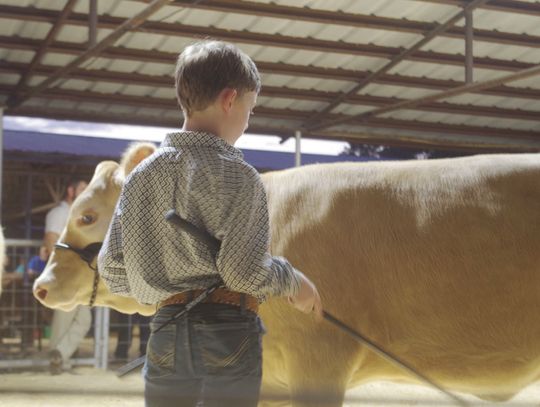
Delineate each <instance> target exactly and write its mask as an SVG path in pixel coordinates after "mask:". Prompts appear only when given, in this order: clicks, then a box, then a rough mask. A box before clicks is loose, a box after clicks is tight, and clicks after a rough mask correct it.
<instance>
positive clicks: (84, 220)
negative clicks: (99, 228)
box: [80, 213, 96, 225]
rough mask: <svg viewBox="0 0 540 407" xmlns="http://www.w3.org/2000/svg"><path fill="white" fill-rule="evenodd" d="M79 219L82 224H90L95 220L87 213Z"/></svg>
mask: <svg viewBox="0 0 540 407" xmlns="http://www.w3.org/2000/svg"><path fill="white" fill-rule="evenodd" d="M80 220H81V223H82V224H83V225H90V224H92V223H94V222H95V221H96V217H95V216H94V215H91V214H88V213H87V214H85V215H82V216H81V219H80Z"/></svg>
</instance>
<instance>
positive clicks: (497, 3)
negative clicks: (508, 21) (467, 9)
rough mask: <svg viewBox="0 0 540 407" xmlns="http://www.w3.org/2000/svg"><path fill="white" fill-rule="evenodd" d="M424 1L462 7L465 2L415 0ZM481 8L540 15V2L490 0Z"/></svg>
mask: <svg viewBox="0 0 540 407" xmlns="http://www.w3.org/2000/svg"><path fill="white" fill-rule="evenodd" d="M416 1H422V2H425V3H436V4H449V5H451V6H457V7H463V6H464V5H466V4H467V1H465V0H416ZM482 8H483V9H487V10H495V11H502V12H504V13H519V14H527V15H535V16H540V3H538V2H536V3H530V2H525V1H516V0H491V1H490V2H489V3H487V4H484V5H483V6H482Z"/></svg>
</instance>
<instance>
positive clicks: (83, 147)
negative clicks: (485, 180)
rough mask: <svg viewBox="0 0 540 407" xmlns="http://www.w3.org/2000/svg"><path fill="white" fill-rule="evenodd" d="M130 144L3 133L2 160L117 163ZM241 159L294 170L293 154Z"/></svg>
mask: <svg viewBox="0 0 540 407" xmlns="http://www.w3.org/2000/svg"><path fill="white" fill-rule="evenodd" d="M132 142H133V140H119V139H110V138H102V137H83V136H72V135H65V134H52V133H40V132H30V131H18V130H4V158H5V159H6V160H9V159H10V158H13V157H16V156H17V157H20V156H21V155H23V156H24V157H27V158H28V157H29V156H31V157H32V160H33V161H41V160H44V161H51V158H53V157H58V156H62V157H66V156H70V157H74V158H77V157H78V158H80V159H82V158H84V159H85V160H84V161H88V159H90V160H91V161H100V160H106V159H113V160H118V159H119V158H120V156H121V154H122V152H123V151H124V150H125V149H126V147H127V146H128V144H130V143H132ZM242 151H243V153H244V158H245V160H246V161H247V162H249V163H250V164H251V165H253V166H254V167H255V168H264V169H273V170H279V169H285V168H290V167H294V153H283V152H275V151H261V150H247V149H244V150H242ZM369 160H374V159H373V158H368V157H355V156H350V155H339V156H328V155H317V154H302V164H303V165H304V164H314V163H329V162H338V161H369Z"/></svg>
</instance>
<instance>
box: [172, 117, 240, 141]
mask: <svg viewBox="0 0 540 407" xmlns="http://www.w3.org/2000/svg"><path fill="white" fill-rule="evenodd" d="M184 117H185V119H184V125H183V126H182V130H183V131H203V132H205V133H210V134H213V135H214V136H217V137H219V138H221V139H223V140H225V141H226V142H227V143H229V144H230V145H231V146H234V143H236V140H237V139H238V138H235V139H234V140H232V139H230V137H227V136H226V132H224V131H223V130H222V125H223V121H222V120H215V119H214V117H215V116H214V115H197V114H194V115H193V116H191V117H187V115H185V114H184Z"/></svg>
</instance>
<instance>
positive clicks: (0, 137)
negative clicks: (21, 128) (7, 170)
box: [0, 106, 4, 225]
mask: <svg viewBox="0 0 540 407" xmlns="http://www.w3.org/2000/svg"><path fill="white" fill-rule="evenodd" d="M3 178H4V107H3V106H0V225H1V221H2V198H3V195H2V188H3V186H4V184H3V182H2V181H3Z"/></svg>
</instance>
